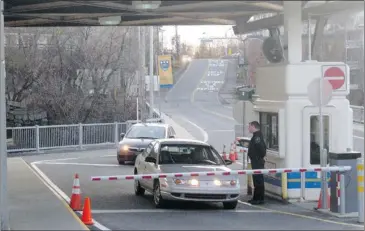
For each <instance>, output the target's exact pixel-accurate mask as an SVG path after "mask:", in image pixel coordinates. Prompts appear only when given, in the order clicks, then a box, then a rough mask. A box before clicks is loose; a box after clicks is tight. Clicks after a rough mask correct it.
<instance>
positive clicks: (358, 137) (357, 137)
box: [354, 136, 364, 140]
mask: <svg viewBox="0 0 365 231" xmlns="http://www.w3.org/2000/svg"><path fill="white" fill-rule="evenodd" d="M354 138H355V139H359V140H363V139H364V137H361V136H354Z"/></svg>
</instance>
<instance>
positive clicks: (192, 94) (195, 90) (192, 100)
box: [190, 65, 235, 121]
mask: <svg viewBox="0 0 365 231" xmlns="http://www.w3.org/2000/svg"><path fill="white" fill-rule="evenodd" d="M208 69H209V65H208V66H207V68H206V70H205V72H204V74H203V75H202V77H201V78H200V81H199V82H198V84H197V85H196V87H195V89H194V91H193V92H192V93H191V95H190V102H191V104H194V102H195V94H196V92H197V89H198V86H199V83H200V82H201V81H203V79H204V78H206V76H207V72H208ZM194 105H195V104H194ZM195 106H196V107H197V108H198V109H200V110H202V111H205V112H207V113H210V114H213V115H216V116H219V117H222V118H225V119H228V120H233V121H235V119H233V117H230V116H226V115H223V114H220V113H217V112H214V111H210V110H207V109H205V108H203V107H200V106H198V105H195Z"/></svg>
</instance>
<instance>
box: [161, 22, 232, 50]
mask: <svg viewBox="0 0 365 231" xmlns="http://www.w3.org/2000/svg"><path fill="white" fill-rule="evenodd" d="M162 29H163V30H164V32H163V37H164V38H163V40H164V46H165V47H166V48H171V47H172V44H171V39H172V37H174V36H175V26H164V27H163V28H162ZM204 33H205V34H204ZM226 33H227V36H228V37H232V36H234V34H233V31H232V26H178V34H179V35H180V38H181V43H186V44H188V45H192V46H195V47H196V46H198V45H199V43H200V41H199V38H202V37H225V34H226Z"/></svg>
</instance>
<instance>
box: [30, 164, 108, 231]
mask: <svg viewBox="0 0 365 231" xmlns="http://www.w3.org/2000/svg"><path fill="white" fill-rule="evenodd" d="M30 165H31V166H32V168H33V169H34V170H35V171H36V172H37V173H38V175H39V176H40V177H41V178H42V179H43V180H44V181H45V182H46V183H47V184H46V185H47V187H48V188H49V189H51V190H52V191H53V192H56V193H57V194H58V195H59V196H61V197H62V198H63V199H64V200H65V201H66V202H67V203H70V198H69V197H68V196H67V195H66V194H65V193H64V192H63V191H62V190H61V189H60V188H59V187H58V186H57V185H55V184H54V183H53V182H52V181H51V180H50V179H49V178H48V177H47V176H46V175H45V174H44V173H43V172H42V171H41V170H40V169H39V168H38V167H37V166H36V164H35V162H32V163H30ZM78 213H79V214H81V213H80V212H78ZM93 221H94V226H95V227H96V228H98V229H100V230H111V229H108V228H107V227H105V226H104V225H102V224H100V223H99V222H97V221H95V220H94V219H93Z"/></svg>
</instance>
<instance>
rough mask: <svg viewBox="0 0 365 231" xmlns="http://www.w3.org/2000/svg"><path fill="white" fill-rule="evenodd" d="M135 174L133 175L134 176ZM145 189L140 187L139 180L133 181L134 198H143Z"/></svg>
mask: <svg viewBox="0 0 365 231" xmlns="http://www.w3.org/2000/svg"><path fill="white" fill-rule="evenodd" d="M136 174H137V173H134V175H136ZM145 191H146V190H145V189H144V188H142V187H141V184H140V183H139V180H135V181H134V194H136V196H143V195H144V193H145Z"/></svg>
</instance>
